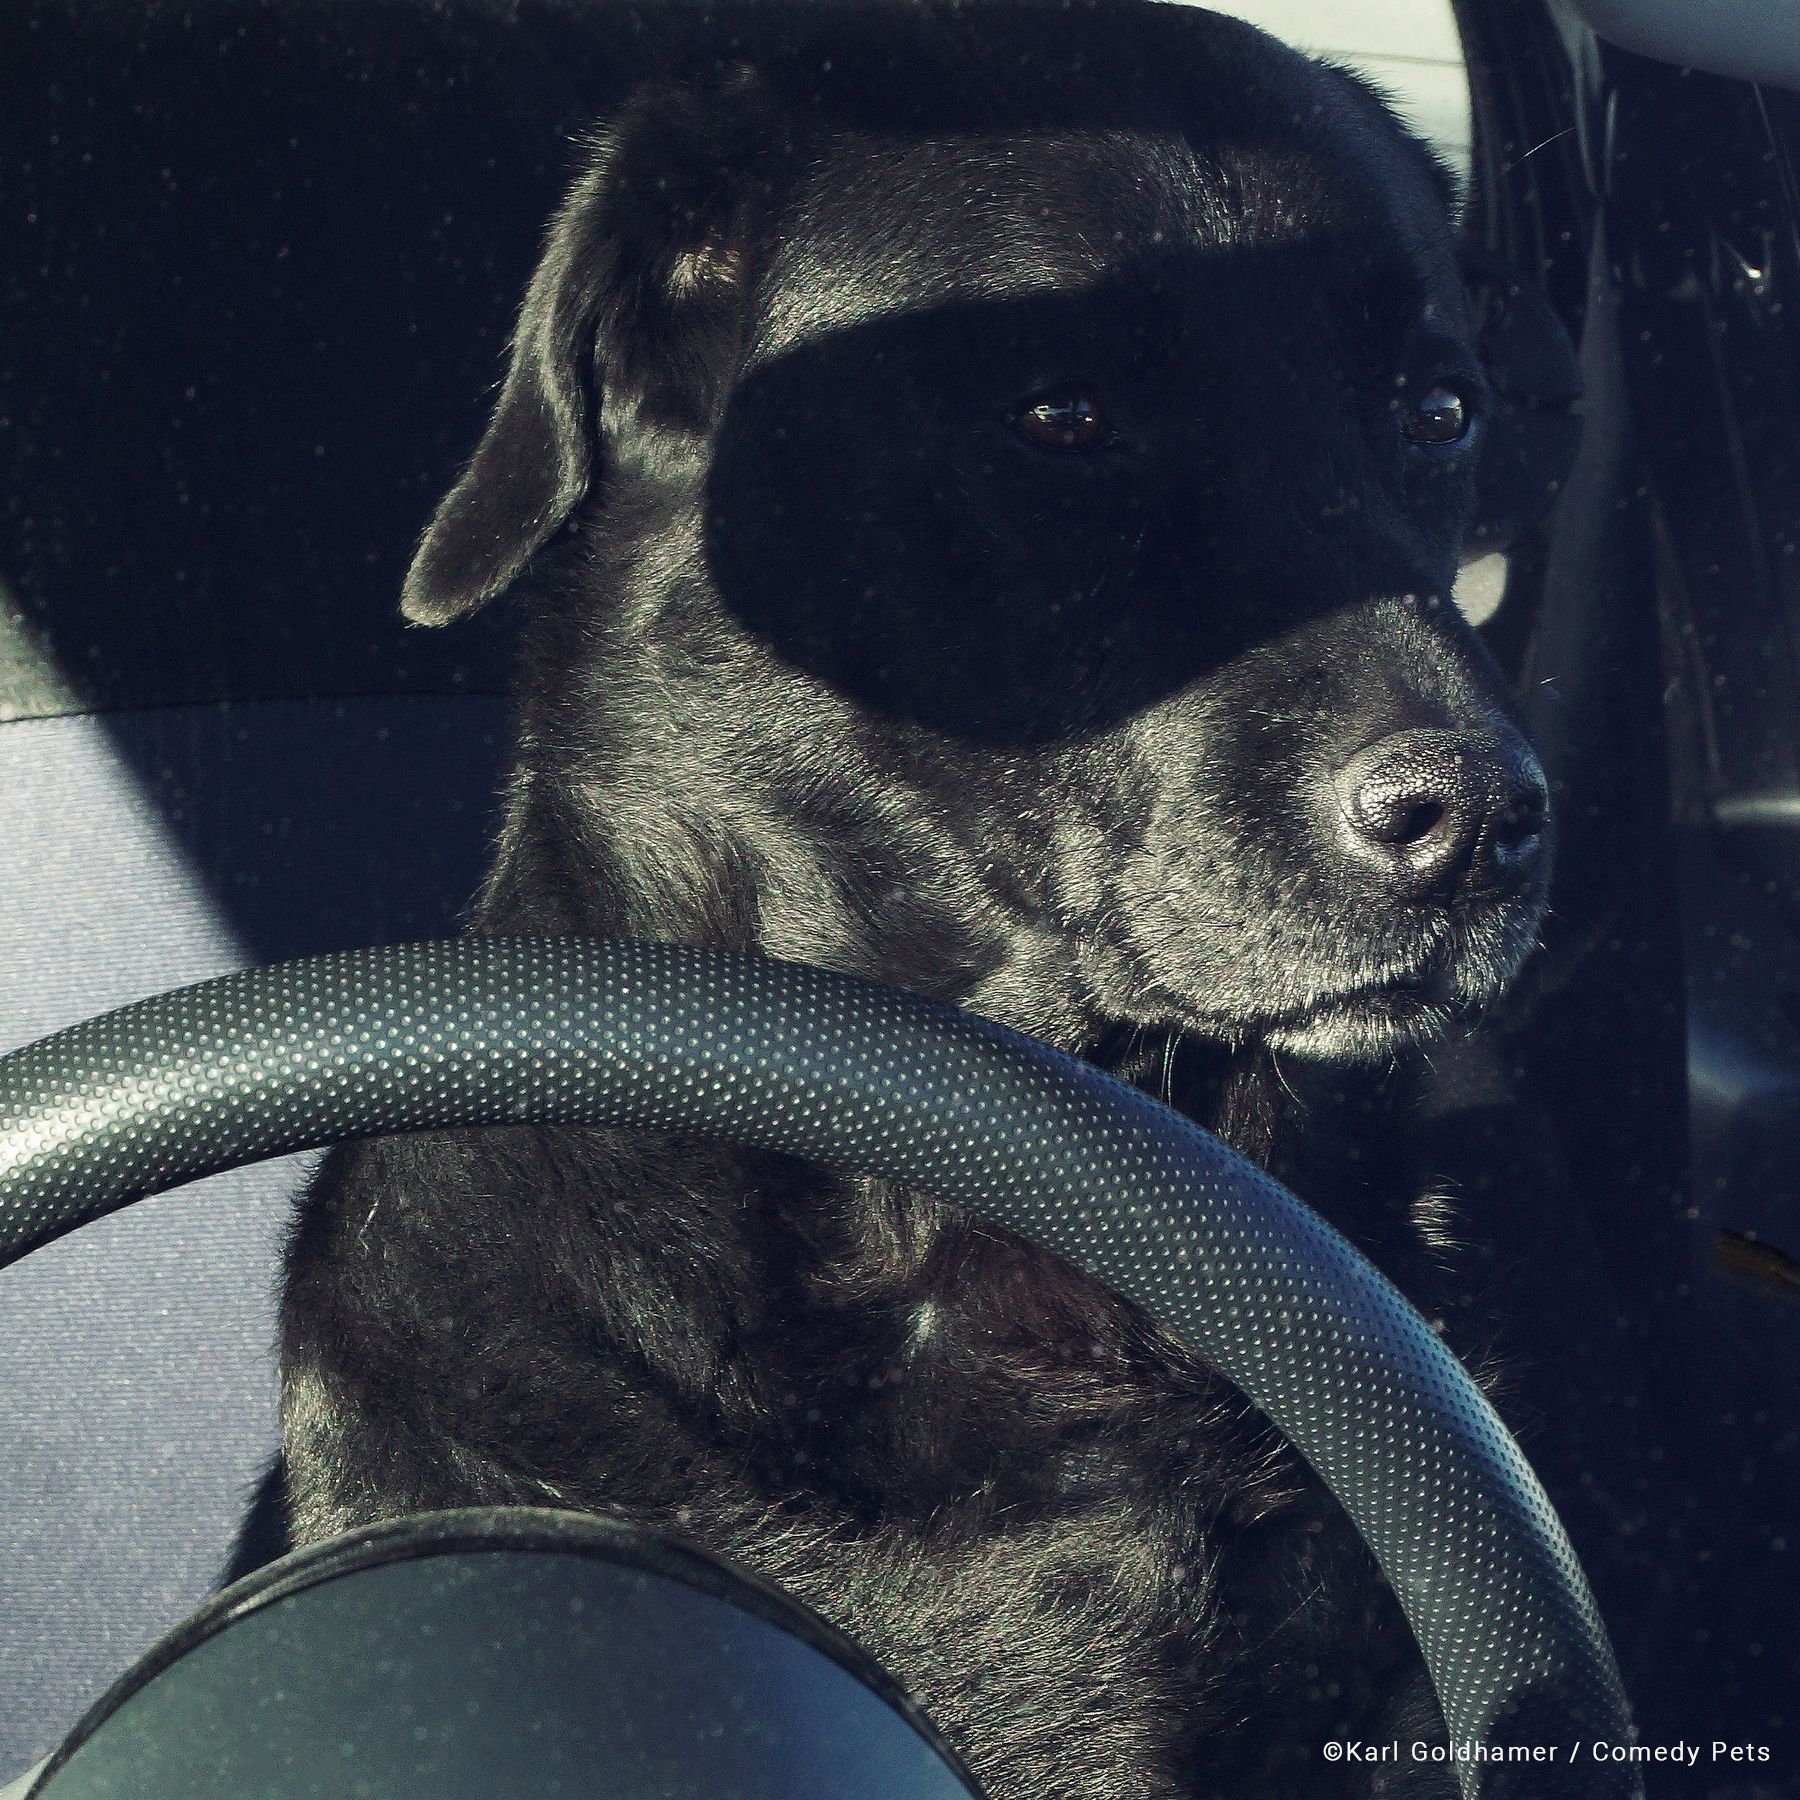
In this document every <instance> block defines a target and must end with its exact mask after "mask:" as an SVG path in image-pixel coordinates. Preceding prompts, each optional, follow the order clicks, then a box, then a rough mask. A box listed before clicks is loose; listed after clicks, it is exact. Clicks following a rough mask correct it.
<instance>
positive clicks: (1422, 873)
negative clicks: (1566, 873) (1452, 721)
mask: <svg viewBox="0 0 1800 1800" xmlns="http://www.w3.org/2000/svg"><path fill="white" fill-rule="evenodd" d="M1337 788H1338V796H1339V801H1340V804H1341V805H1342V808H1343V814H1344V817H1345V819H1346V820H1347V821H1348V824H1349V827H1350V831H1349V837H1350V843H1351V847H1352V849H1353V850H1354V852H1355V853H1356V854H1357V855H1358V856H1359V857H1360V858H1362V859H1364V860H1366V861H1369V862H1372V863H1374V864H1375V865H1376V866H1377V867H1379V868H1380V869H1381V871H1382V872H1383V874H1384V875H1385V876H1386V877H1387V879H1388V881H1389V882H1391V883H1392V884H1393V886H1394V887H1395V888H1397V889H1398V890H1399V891H1400V892H1401V893H1402V894H1404V895H1406V896H1407V897H1409V898H1417V899H1424V898H1427V897H1431V896H1434V895H1443V896H1445V897H1449V895H1450V894H1451V893H1452V892H1453V891H1457V890H1464V889H1477V890H1478V889H1481V888H1496V887H1499V888H1512V887H1517V886H1520V885H1522V884H1524V883H1525V882H1527V881H1529V880H1530V879H1531V878H1532V877H1533V876H1534V875H1535V874H1536V872H1537V869H1538V866H1539V864H1540V862H1541V861H1542V858H1543V856H1544V851H1545V836H1546V833H1545V824H1546V820H1547V817H1548V812H1549V793H1548V790H1547V788H1546V787H1545V783H1544V772H1543V770H1542V769H1541V768H1540V767H1539V765H1538V760H1537V758H1536V757H1535V756H1534V755H1533V754H1532V752H1531V748H1530V746H1529V745H1527V744H1526V743H1525V741H1524V739H1523V738H1521V737H1519V736H1518V735H1517V734H1516V733H1515V732H1512V731H1510V730H1503V731H1501V732H1495V733H1492V734H1486V733H1484V734H1482V735H1480V736H1472V735H1466V734H1463V733H1459V732H1453V731H1431V730H1415V731H1397V732H1395V733H1393V734H1392V735H1391V736H1389V737H1384V738H1381V739H1379V740H1378V741H1377V742H1375V743H1373V744H1370V745H1369V746H1368V747H1367V748H1366V749H1363V750H1359V751H1358V752H1357V753H1356V755H1355V756H1353V757H1351V759H1350V760H1349V762H1347V763H1346V764H1345V765H1344V767H1343V769H1342V770H1341V771H1340V772H1339V775H1338V778H1337Z"/></svg>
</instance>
